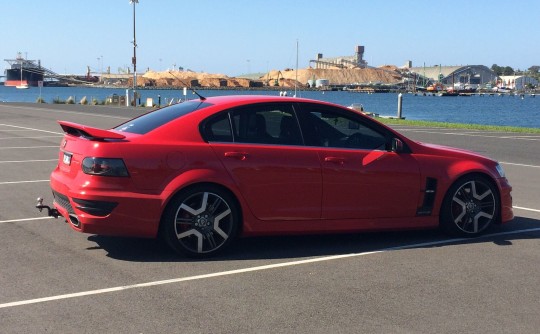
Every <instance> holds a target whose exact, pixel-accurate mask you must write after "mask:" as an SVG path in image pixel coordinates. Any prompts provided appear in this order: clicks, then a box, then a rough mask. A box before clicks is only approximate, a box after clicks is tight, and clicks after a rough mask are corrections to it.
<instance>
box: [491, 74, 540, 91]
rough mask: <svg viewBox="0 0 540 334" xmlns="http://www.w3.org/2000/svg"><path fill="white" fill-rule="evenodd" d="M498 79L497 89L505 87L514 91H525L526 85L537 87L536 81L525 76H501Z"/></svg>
mask: <svg viewBox="0 0 540 334" xmlns="http://www.w3.org/2000/svg"><path fill="white" fill-rule="evenodd" d="M499 78H500V80H499V82H498V83H497V87H506V88H509V89H515V90H522V89H525V88H527V85H528V84H532V85H533V86H535V87H538V80H536V79H535V78H532V77H528V76H525V75H501V76H500V77H499Z"/></svg>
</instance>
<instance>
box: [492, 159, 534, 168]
mask: <svg viewBox="0 0 540 334" xmlns="http://www.w3.org/2000/svg"><path fill="white" fill-rule="evenodd" d="M499 163H501V164H505V165H512V166H520V167H532V168H540V166H536V165H526V164H516V163H513V162H504V161H499Z"/></svg>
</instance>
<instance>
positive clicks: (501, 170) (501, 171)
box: [495, 164, 506, 177]
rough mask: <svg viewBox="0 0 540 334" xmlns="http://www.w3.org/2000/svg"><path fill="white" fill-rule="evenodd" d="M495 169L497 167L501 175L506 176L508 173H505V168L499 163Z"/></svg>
mask: <svg viewBox="0 0 540 334" xmlns="http://www.w3.org/2000/svg"><path fill="white" fill-rule="evenodd" d="M495 169H497V173H499V175H500V176H501V177H506V174H505V173H504V169H503V168H502V166H501V165H499V164H497V165H496V166H495Z"/></svg>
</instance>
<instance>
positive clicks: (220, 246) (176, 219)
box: [161, 185, 240, 257]
mask: <svg viewBox="0 0 540 334" xmlns="http://www.w3.org/2000/svg"><path fill="white" fill-rule="evenodd" d="M239 220H240V216H239V209H238V207H237V205H236V201H235V200H234V198H233V197H232V196H231V195H230V194H229V193H228V192H226V191H223V190H222V189H220V188H219V187H215V186H212V185H200V186H195V187H192V188H189V189H187V190H186V191H183V192H181V193H180V194H178V195H177V196H176V197H175V198H173V199H172V200H171V202H170V203H169V205H168V206H167V209H166V210H165V213H164V215H163V218H162V222H161V224H162V233H163V237H164V238H165V240H166V241H167V243H168V244H169V246H171V247H172V248H173V249H174V250H175V251H177V252H178V253H182V254H185V255H188V256H191V257H207V256H213V255H215V254H217V253H218V252H221V251H222V250H224V249H225V248H226V247H227V245H229V244H230V242H231V241H232V240H233V239H234V237H235V236H236V233H237V230H238V226H239Z"/></svg>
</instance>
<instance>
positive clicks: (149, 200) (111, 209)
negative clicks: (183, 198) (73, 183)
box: [51, 172, 162, 237]
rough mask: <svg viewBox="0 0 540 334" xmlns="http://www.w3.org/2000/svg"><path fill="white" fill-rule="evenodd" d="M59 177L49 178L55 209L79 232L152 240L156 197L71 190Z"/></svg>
mask: <svg viewBox="0 0 540 334" xmlns="http://www.w3.org/2000/svg"><path fill="white" fill-rule="evenodd" d="M64 181H66V180H63V177H62V176H61V175H55V173H54V172H53V174H52V175H51V189H52V192H53V196H54V204H53V205H54V207H55V208H56V210H58V212H59V213H60V214H61V215H62V216H63V217H64V218H65V219H66V220H67V221H68V222H69V224H70V226H71V227H72V228H73V229H74V230H76V231H79V232H83V233H92V234H101V235H116V236H131V237H155V236H156V235H157V231H158V227H159V221H160V218H161V209H162V200H161V199H160V198H159V197H158V196H156V195H148V194H141V193H135V192H126V191H111V190H106V191H101V190H99V191H98V190H88V189H86V188H83V187H80V188H76V189H73V188H71V187H69V186H68V185H67V184H69V183H66V182H64Z"/></svg>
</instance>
